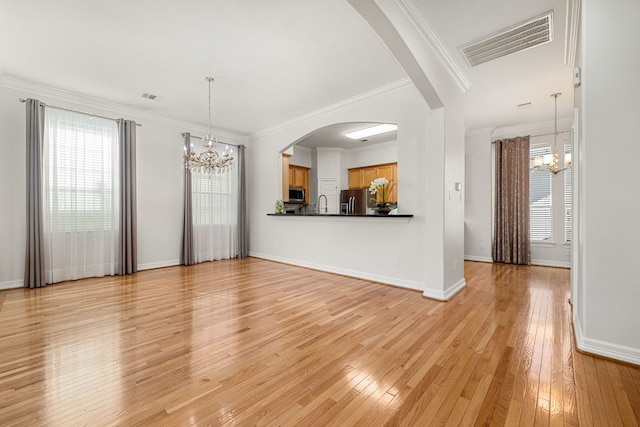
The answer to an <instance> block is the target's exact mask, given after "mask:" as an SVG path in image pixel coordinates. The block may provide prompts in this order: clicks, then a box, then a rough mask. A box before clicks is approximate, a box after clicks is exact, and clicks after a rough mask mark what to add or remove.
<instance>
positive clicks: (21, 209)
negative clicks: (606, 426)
mask: <svg viewBox="0 0 640 427" xmlns="http://www.w3.org/2000/svg"><path fill="white" fill-rule="evenodd" d="M55 93H62V92H60V91H56V92H55ZM62 95H63V97H64V95H65V94H62ZM68 96H69V98H71V97H73V98H78V99H81V96H79V95H75V94H68ZM28 97H32V98H38V99H40V100H41V101H44V102H45V103H49V104H51V105H55V106H59V107H63V108H72V109H75V110H79V111H84V112H87V113H93V114H99V115H104V116H107V117H114V118H117V117H125V118H127V119H131V120H136V121H137V122H140V123H142V124H143V126H142V127H139V128H138V129H137V138H136V139H137V187H138V268H139V269H146V268H155V267H161V266H167V265H176V264H178V263H179V260H180V244H181V238H182V228H181V227H182V179H183V174H182V136H181V135H180V134H181V133H182V132H184V131H190V132H192V133H194V134H199V133H202V132H203V131H204V129H203V128H198V127H197V126H195V125H189V124H181V123H175V122H168V121H163V120H161V119H157V118H154V117H151V116H149V115H145V114H144V113H141V114H137V112H136V111H134V110H127V109H124V108H123V111H116V110H117V107H114V108H113V109H110V110H105V109H101V108H98V107H95V106H92V105H89V104H81V105H78V104H77V103H72V102H70V101H69V100H67V99H66V98H65V99H61V98H56V97H54V96H51V95H49V94H47V93H37V92H36V91H35V90H32V89H31V88H29V87H28V86H25V87H24V88H13V87H7V86H3V85H0V148H1V149H2V152H3V155H2V156H0V200H2V203H1V204H0V289H1V288H9V287H19V286H22V279H23V275H24V253H25V238H26V237H25V227H26V225H25V224H26V220H25V215H26V214H25V204H26V201H25V200H26V193H25V192H26V184H25V175H26V171H25V156H26V151H25V126H26V125H25V104H22V103H20V102H18V98H28ZM223 139H224V138H223ZM225 140H226V141H228V142H231V143H239V142H243V141H242V138H240V137H237V138H235V139H233V140H232V137H227V138H226V139H225ZM247 151H249V150H247Z"/></svg>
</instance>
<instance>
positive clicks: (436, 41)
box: [395, 0, 471, 92]
mask: <svg viewBox="0 0 640 427" xmlns="http://www.w3.org/2000/svg"><path fill="white" fill-rule="evenodd" d="M395 3H396V5H397V6H398V8H399V9H400V10H401V11H402V13H403V14H404V15H405V16H406V17H407V18H408V19H409V21H410V22H411V23H412V24H413V26H414V27H415V28H416V29H417V30H418V32H419V33H420V34H421V35H422V37H423V38H424V39H425V40H426V42H427V43H429V44H430V45H431V46H432V47H433V49H434V50H435V52H436V53H437V55H438V57H439V58H440V61H441V62H442V63H443V64H444V66H445V68H446V69H447V71H448V72H449V74H451V76H452V77H453V79H454V80H455V81H456V83H458V86H460V88H461V89H462V91H463V92H466V91H467V90H468V89H469V88H470V87H471V82H469V79H467V77H466V76H465V74H464V73H463V72H462V70H461V69H460V68H459V67H458V66H457V65H456V63H455V61H454V60H453V58H452V57H451V55H449V52H448V51H447V49H446V48H445V47H444V45H443V44H442V42H441V41H440V37H438V35H437V34H436V32H435V31H434V30H433V28H431V25H429V23H428V22H427V21H426V20H425V19H424V17H423V16H422V13H421V12H420V10H419V9H418V7H417V6H416V4H415V3H414V1H413V0H395Z"/></svg>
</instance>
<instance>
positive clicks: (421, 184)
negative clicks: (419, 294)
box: [250, 85, 444, 299]
mask: <svg viewBox="0 0 640 427" xmlns="http://www.w3.org/2000/svg"><path fill="white" fill-rule="evenodd" d="M427 113H428V107H427V105H426V102H425V101H424V100H423V99H422V97H421V96H420V94H419V93H418V91H416V89H415V88H414V87H413V86H412V85H404V86H402V87H400V88H399V89H395V90H392V91H390V92H387V93H384V94H381V95H378V96H375V97H373V98H367V99H364V100H361V101H359V102H356V103H348V104H347V105H345V106H344V107H342V108H331V109H328V110H327V112H326V113H323V114H319V115H316V116H313V117H311V118H308V119H306V120H303V121H300V122H297V123H295V124H292V125H289V126H287V127H286V128H283V129H280V130H275V131H272V132H269V133H268V134H264V135H257V136H256V137H255V139H254V140H253V141H252V147H254V156H253V165H252V166H251V168H252V170H253V171H254V176H253V179H252V181H251V195H252V196H251V200H252V208H251V213H250V223H251V232H250V251H251V254H252V255H254V256H259V257H263V258H267V259H273V260H278V261H283V262H287V263H291V264H296V265H303V266H309V267H313V268H318V269H322V270H325V271H334V272H338V273H342V274H348V275H353V276H357V277H363V278H368V279H371V280H377V281H381V282H384V283H391V284H396V285H399V286H405V287H409V288H413V289H419V290H422V291H423V292H425V294H427V295H430V296H433V297H435V298H440V299H444V294H443V283H442V282H440V283H439V284H438V285H439V287H436V286H434V287H433V288H430V289H428V288H427V287H426V283H427V277H428V275H430V274H432V272H431V271H429V270H428V269H427V268H425V262H426V259H427V258H428V253H427V247H426V242H428V241H429V240H430V239H431V236H429V235H428V234H427V232H426V223H427V221H428V217H427V215H426V211H427V209H426V205H427V203H428V201H427V200H426V198H425V197H424V194H425V190H424V188H425V183H426V182H427V181H428V177H427V175H428V174H427V168H425V167H424V165H425V163H426V161H427V157H426V156H427V145H428V144H429V142H428V140H427ZM348 121H372V122H392V123H398V125H399V133H398V135H399V136H398V167H399V170H401V171H402V174H401V175H400V178H399V179H400V182H399V185H398V191H399V198H400V199H401V200H403V203H402V207H401V208H402V212H406V213H412V214H414V215H415V216H414V218H412V219H408V220H407V219H400V218H363V219H357V218H326V217H284V218H283V217H273V216H267V215H266V214H267V213H270V212H272V211H273V203H274V200H275V199H276V198H277V194H278V188H277V183H278V180H277V175H278V173H279V165H278V162H277V156H276V153H277V152H279V151H280V150H281V149H282V148H283V147H284V146H286V145H287V144H289V143H291V142H292V141H296V140H297V139H299V138H300V137H302V136H304V135H306V134H308V133H309V132H311V131H313V130H315V129H318V128H321V127H323V126H327V125H331V124H334V123H341V122H348ZM320 156H321V154H320V152H319V153H318V157H319V158H318V178H322V176H321V174H322V172H321V171H320V169H321V168H320V164H321V161H320ZM269 159H272V161H269ZM394 258H397V259H398V261H399V267H398V268H394V267H393V260H394Z"/></svg>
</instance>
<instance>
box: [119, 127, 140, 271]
mask: <svg viewBox="0 0 640 427" xmlns="http://www.w3.org/2000/svg"><path fill="white" fill-rule="evenodd" d="M118 144H119V145H120V230H119V231H120V238H119V239H118V240H119V242H118V245H119V248H118V269H117V273H118V274H119V275H125V274H132V273H135V272H136V271H138V256H137V251H138V247H137V243H138V242H137V207H136V206H137V198H136V122H134V121H132V120H124V119H119V120H118Z"/></svg>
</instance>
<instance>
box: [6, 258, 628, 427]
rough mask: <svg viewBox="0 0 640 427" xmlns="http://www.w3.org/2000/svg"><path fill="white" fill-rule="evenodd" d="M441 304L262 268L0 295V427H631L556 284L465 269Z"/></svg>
mask: <svg viewBox="0 0 640 427" xmlns="http://www.w3.org/2000/svg"><path fill="white" fill-rule="evenodd" d="M465 277H466V280H467V288H466V289H465V290H463V291H462V292H460V293H459V294H458V295H456V296H455V297H454V298H453V299H452V300H451V301H449V302H447V303H442V302H437V301H432V300H429V299H425V298H423V297H422V295H421V293H419V292H415V291H410V290H406V289H400V288H394V287H391V286H386V285H381V284H377V283H372V282H368V281H365V280H358V279H353V278H348V277H342V276H338V275H333V274H327V273H322V272H318V271H312V270H307V269H303V268H297V267H292V266H287V265H283V264H278V263H273V262H268V261H264V260H259V259H252V258H248V259H244V260H231V261H217V262H212V263H204V264H199V265H196V266H192V267H171V268H164V269H159V270H151V271H143V272H140V273H137V274H135V275H132V276H125V277H108V278H99V279H87V280H80V281H75V282H68V283H60V284H56V285H52V286H48V287H46V288H43V289H36V290H23V289H16V290H8V291H2V292H0V425H1V426H13V425H16V426H38V425H42V426H45V425H46V426H76V425H91V426H98V425H99V426H102V425H122V426H145V425H149V426H159V425H170V426H174V425H175V426H178V425H214V426H217V425H238V426H254V425H259V426H262V425H270V426H271V425H272V426H294V425H297V426H316V425H317V426H325V425H335V426H353V425H361V426H383V425H394V426H395V425H398V426H431V425H509V426H516V425H570V426H577V425H582V426H634V425H638V423H639V420H640V369H639V368H638V367H634V366H630V365H626V364H622V363H616V362H613V361H609V360H604V359H600V358H597V357H591V356H589V355H584V354H581V353H578V352H576V351H575V348H574V339H573V331H572V328H571V323H570V318H571V314H570V313H571V307H570V305H569V304H568V302H567V300H568V297H569V271H568V270H565V269H558V268H546V267H520V266H506V265H497V264H496V265H492V264H485V263H476V262H466V263H465Z"/></svg>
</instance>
